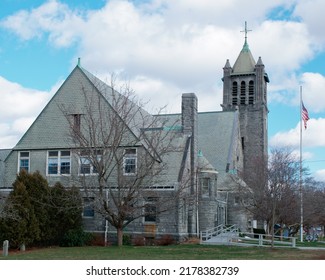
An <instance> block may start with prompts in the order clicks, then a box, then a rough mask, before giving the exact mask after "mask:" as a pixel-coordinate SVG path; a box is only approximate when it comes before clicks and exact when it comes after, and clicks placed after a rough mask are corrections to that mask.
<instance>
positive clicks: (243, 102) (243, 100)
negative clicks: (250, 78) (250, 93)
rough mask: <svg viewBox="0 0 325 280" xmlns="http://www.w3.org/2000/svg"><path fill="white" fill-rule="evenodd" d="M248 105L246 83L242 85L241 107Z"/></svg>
mask: <svg viewBox="0 0 325 280" xmlns="http://www.w3.org/2000/svg"><path fill="white" fill-rule="evenodd" d="M245 104H246V83H245V82H244V81H242V82H241V84H240V105H245Z"/></svg>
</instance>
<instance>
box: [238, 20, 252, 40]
mask: <svg viewBox="0 0 325 280" xmlns="http://www.w3.org/2000/svg"><path fill="white" fill-rule="evenodd" d="M250 31H252V30H251V29H247V21H245V30H242V31H240V32H245V45H246V44H247V33H248V32H250Z"/></svg>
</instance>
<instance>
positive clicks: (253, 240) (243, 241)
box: [200, 225, 296, 247]
mask: <svg viewBox="0 0 325 280" xmlns="http://www.w3.org/2000/svg"><path fill="white" fill-rule="evenodd" d="M226 233H228V234H229V238H224V240H226V241H222V238H218V237H222V236H223V234H226ZM231 233H236V234H235V235H232V234H231ZM213 239H215V242H214V240H213ZM200 243H201V244H214V243H215V244H231V245H242V246H272V244H273V246H275V247H296V237H284V236H277V235H275V236H274V237H273V238H272V235H270V234H259V233H253V232H239V231H238V229H237V227H236V226H235V225H233V226H225V225H219V226H217V227H215V228H212V229H208V230H205V231H201V233H200Z"/></svg>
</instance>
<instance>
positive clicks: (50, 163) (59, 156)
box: [47, 151, 71, 175]
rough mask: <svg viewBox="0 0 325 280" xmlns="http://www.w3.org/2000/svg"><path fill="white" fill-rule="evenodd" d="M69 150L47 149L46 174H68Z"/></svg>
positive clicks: (69, 167) (69, 169) (69, 170)
mask: <svg viewBox="0 0 325 280" xmlns="http://www.w3.org/2000/svg"><path fill="white" fill-rule="evenodd" d="M70 173H71V153H70V151H48V156H47V175H70Z"/></svg>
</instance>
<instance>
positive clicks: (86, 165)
mask: <svg viewBox="0 0 325 280" xmlns="http://www.w3.org/2000/svg"><path fill="white" fill-rule="evenodd" d="M102 155H103V151H102V150H96V152H95V153H94V155H93V156H94V157H95V156H96V159H95V163H98V164H100V161H101V157H102ZM79 174H81V175H93V174H98V170H97V168H96V166H95V164H93V163H92V162H91V154H90V151H81V152H80V157H79Z"/></svg>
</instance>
